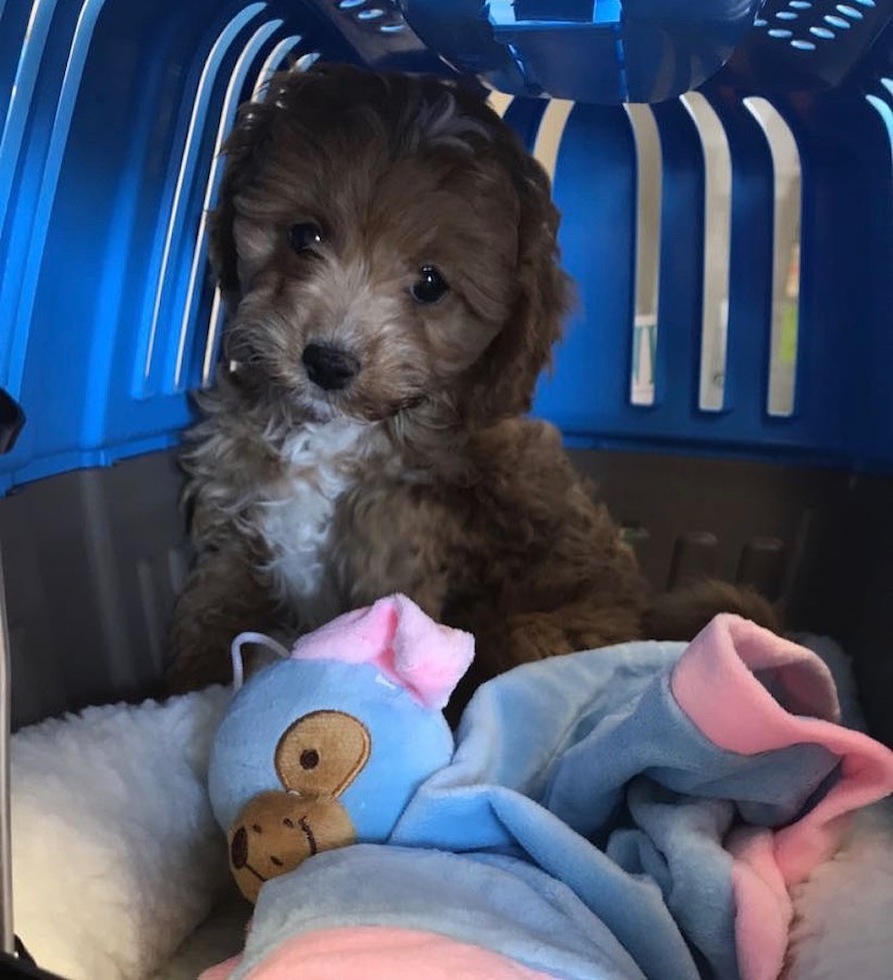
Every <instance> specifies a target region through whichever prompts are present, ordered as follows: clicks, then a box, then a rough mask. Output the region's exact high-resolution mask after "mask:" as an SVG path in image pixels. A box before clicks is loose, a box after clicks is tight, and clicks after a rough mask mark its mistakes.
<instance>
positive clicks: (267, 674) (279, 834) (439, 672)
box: [209, 595, 474, 901]
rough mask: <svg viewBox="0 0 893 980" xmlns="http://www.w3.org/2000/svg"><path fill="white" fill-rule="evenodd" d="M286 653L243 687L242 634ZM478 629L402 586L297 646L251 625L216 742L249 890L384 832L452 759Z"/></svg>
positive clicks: (236, 860)
mask: <svg viewBox="0 0 893 980" xmlns="http://www.w3.org/2000/svg"><path fill="white" fill-rule="evenodd" d="M246 642H262V643H264V644H265V645H267V646H270V647H272V648H274V649H277V652H279V654H280V656H281V658H282V659H281V660H279V661H278V662H276V663H273V664H271V665H270V666H268V667H265V668H264V669H263V670H261V671H260V672H259V673H257V674H256V675H255V676H253V677H251V678H250V679H249V680H248V681H247V682H246V683H245V685H244V686H241V653H240V650H241V646H242V644H244V643H246ZM473 656H474V640H473V638H472V637H471V636H470V635H469V634H467V633H462V632H460V631H459V630H454V629H450V628H448V627H445V626H441V625H439V624H437V623H435V622H434V621H433V620H431V619H429V617H428V616H426V615H425V614H424V613H423V612H422V611H421V609H419V608H418V606H416V605H415V604H414V603H412V602H411V601H410V600H409V599H407V598H406V597H405V596H400V595H397V596H392V597H389V598H386V599H381V600H379V601H378V602H376V603H375V605H373V606H371V607H370V608H369V609H363V610H359V611H357V612H352V613H348V614H347V615H345V616H341V617H339V618H338V619H335V620H333V621H332V622H331V623H328V624H327V625H326V626H324V627H322V628H321V629H319V630H317V631H316V632H314V633H310V634H308V635H306V636H304V637H302V638H301V639H300V640H299V641H298V642H297V643H296V644H295V646H294V648H293V649H292V651H291V653H289V652H288V651H286V650H283V649H282V648H280V647H278V644H275V643H274V641H272V640H270V639H269V638H267V637H262V636H258V635H257V634H251V633H244V634H242V635H241V636H239V637H237V638H236V640H235V641H234V643H233V661H234V665H235V680H236V684H235V686H236V688H237V693H236V695H235V697H234V698H233V700H232V702H231V704H230V706H229V709H228V711H227V713H226V715H225V717H224V719H223V722H222V724H221V726H220V729H219V730H218V733H217V736H216V739H215V742H214V745H213V747H212V751H211V765H210V773H209V789H210V794H211V805H212V807H213V809H214V814H215V816H216V818H217V820H218V822H219V823H220V825H221V826H222V827H223V828H224V830H226V831H227V834H228V841H229V857H230V866H231V868H232V871H233V874H234V876H235V879H236V882H237V883H238V885H239V888H240V889H241V891H242V893H243V894H244V895H245V897H246V898H248V899H249V900H250V901H254V900H255V899H256V898H257V895H258V892H259V891H260V887H261V885H262V884H263V883H264V881H266V880H268V879H269V878H274V877H277V876H278V875H282V874H285V873H286V872H287V871H291V870H293V869H294V868H296V867H297V866H298V865H299V864H300V863H301V862H302V861H304V860H306V859H307V858H308V857H310V856H312V855H313V854H316V853H317V852H318V851H323V850H330V849H332V848H335V847H343V846H345V845H347V844H352V843H354V842H358V841H362V842H370V843H371V842H380V841H384V840H386V839H387V837H388V836H389V834H390V832H391V830H392V829H393V827H394V825H395V824H396V822H397V820H398V818H399V817H400V815H401V813H402V812H403V810H404V808H405V806H406V804H407V803H408V802H409V800H410V798H411V797H412V795H413V794H414V793H415V791H416V789H417V788H418V786H419V785H420V784H421V783H422V782H423V781H424V780H425V779H426V778H427V777H428V776H430V775H431V774H432V773H434V772H436V771H437V770H438V769H441V768H443V767H444V766H446V765H447V764H448V763H449V762H450V759H451V758H452V755H453V749H454V744H453V736H452V733H451V731H450V729H449V726H448V725H447V723H446V721H445V719H444V717H443V715H442V713H441V709H442V708H443V707H444V705H445V704H446V703H447V700H448V698H449V696H450V694H451V692H452V690H453V688H454V687H455V686H456V684H457V683H458V681H459V680H460V678H461V677H462V675H463V674H464V673H465V671H466V670H467V669H468V666H469V664H470V663H471V660H472V657H473Z"/></svg>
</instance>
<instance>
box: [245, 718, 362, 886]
mask: <svg viewBox="0 0 893 980" xmlns="http://www.w3.org/2000/svg"><path fill="white" fill-rule="evenodd" d="M371 744H372V743H371V739H370V737H369V732H368V731H367V729H366V726H365V725H363V723H362V722H360V721H358V720H357V719H356V718H354V717H353V716H351V715H348V714H345V713H344V712H342V711H313V712H311V713H310V714H308V715H303V716H302V717H301V718H299V719H298V720H297V721H296V722H295V723H294V724H293V725H291V726H290V727H289V728H288V729H287V730H286V731H285V732H284V733H283V735H282V737H281V738H280V739H279V743H278V745H277V746H276V753H275V765H276V773H277V775H278V776H279V781H280V783H281V784H282V786H283V788H284V789H283V790H269V791H268V792H265V793H259V794H258V795H257V796H255V797H254V798H253V799H252V800H250V801H249V802H248V803H247V804H246V806H245V808H244V809H243V810H242V812H241V813H240V814H239V816H238V817H237V818H236V820H235V823H234V824H233V825H232V827H231V828H230V832H229V835H228V844H229V860H230V867H231V868H232V872H233V875H234V877H235V879H236V883H237V884H238V886H239V888H240V889H241V891H242V894H243V895H244V896H245V897H246V898H247V899H248V900H249V901H251V902H253V901H255V900H256V899H257V895H258V892H259V891H260V888H261V885H263V883H264V882H265V881H268V880H269V879H270V878H275V877H277V876H278V875H282V874H285V873H286V872H287V871H293V870H294V869H295V868H296V867H298V865H299V864H301V863H302V862H303V861H306V860H307V858H309V857H312V856H313V855H314V854H316V853H318V852H319V851H328V850H331V849H332V848H335V847H345V846H346V845H348V844H352V843H353V842H354V841H355V840H356V832H355V830H354V826H353V824H352V823H351V820H350V817H349V816H348V815H347V811H346V810H345V809H344V807H343V806H342V805H341V803H340V802H339V801H338V800H337V799H336V797H338V796H340V794H341V793H342V792H343V791H344V790H345V789H346V788H347V787H348V786H349V785H350V784H351V783H352V782H353V780H354V779H355V778H356V776H357V774H358V773H359V772H360V771H361V770H362V768H363V767H364V766H365V765H366V762H367V760H368V758H369V752H370V750H371Z"/></svg>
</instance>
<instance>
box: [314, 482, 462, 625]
mask: <svg viewBox="0 0 893 980" xmlns="http://www.w3.org/2000/svg"><path fill="white" fill-rule="evenodd" d="M454 523H455V518H454V517H453V515H450V514H447V513H446V512H445V510H444V508H443V507H442V505H440V504H439V502H438V501H436V500H434V499H432V498H431V497H429V496H428V495H427V494H425V493H424V492H423V491H421V490H420V488H419V487H406V486H401V485H399V484H396V485H394V484H387V485H385V486H382V487H378V486H375V487H373V488H367V489H365V491H364V492H363V493H361V494H355V495H352V496H351V498H350V499H348V500H346V501H345V502H344V504H343V506H341V507H339V509H338V512H337V515H336V520H335V524H334V529H333V536H332V542H333V547H334V551H335V553H336V555H337V558H336V566H337V569H338V577H339V581H340V583H341V586H342V589H343V593H344V595H345V599H346V603H345V605H346V607H347V608H353V607H356V606H363V605H368V604H369V603H371V602H374V601H375V600H376V599H379V598H381V597H382V596H385V595H389V594H391V593H394V592H402V593H403V594H404V595H406V596H408V597H409V598H410V599H412V600H413V602H415V603H416V604H417V605H418V606H420V607H421V608H422V609H423V610H424V611H425V612H426V613H427V614H428V615H429V616H431V618H432V619H436V620H440V619H442V618H443V612H444V604H445V602H446V599H447V595H448V591H449V588H450V585H451V574H450V570H451V567H452V566H453V565H454V564H455V560H456V559H455V554H456V548H455V542H454V541H453V538H454V536H455V535H454Z"/></svg>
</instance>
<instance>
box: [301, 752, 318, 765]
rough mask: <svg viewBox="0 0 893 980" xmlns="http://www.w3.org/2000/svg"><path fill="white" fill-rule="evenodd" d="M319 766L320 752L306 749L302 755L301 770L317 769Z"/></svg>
mask: <svg viewBox="0 0 893 980" xmlns="http://www.w3.org/2000/svg"><path fill="white" fill-rule="evenodd" d="M318 765H319V752H317V751H316V749H304V751H303V752H302V753H301V768H302V769H315V768H316V767H317V766H318Z"/></svg>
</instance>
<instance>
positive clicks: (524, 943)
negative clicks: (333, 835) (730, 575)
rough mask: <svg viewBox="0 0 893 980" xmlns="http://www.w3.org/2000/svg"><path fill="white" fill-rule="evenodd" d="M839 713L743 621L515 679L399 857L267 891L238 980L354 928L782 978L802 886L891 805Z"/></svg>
mask: <svg viewBox="0 0 893 980" xmlns="http://www.w3.org/2000/svg"><path fill="white" fill-rule="evenodd" d="M837 716H838V707H837V699H836V696H835V691H834V685H833V682H832V680H831V675H830V673H829V671H828V669H827V668H826V667H825V665H824V664H823V663H822V661H821V660H820V659H819V658H818V657H817V656H815V655H814V654H813V653H811V652H810V651H808V650H806V649H804V648H803V647H799V646H797V645H796V644H793V643H791V642H789V641H786V640H783V639H780V638H779V637H776V636H774V635H773V634H771V633H768V632H766V631H765V630H762V629H760V628H759V627H757V626H755V625H753V624H752V623H748V622H746V621H744V620H741V619H738V618H736V617H733V616H721V617H718V618H717V619H716V620H715V621H714V622H713V623H712V624H711V625H710V626H709V627H708V628H707V630H705V631H704V632H703V633H702V634H701V635H700V636H699V637H698V638H697V639H696V640H695V641H694V642H693V643H692V644H691V645H690V646H689V647H687V648H686V647H684V646H683V645H681V644H660V643H633V644H625V645H622V646H619V647H614V648H610V649H603V650H597V651H590V652H586V653H581V654H574V655H571V656H568V657H559V658H554V659H552V660H548V661H543V662H539V663H535V664H528V665H524V666H522V667H519V668H517V669H516V670H514V671H512V672H510V673H509V674H506V675H503V676H501V677H499V678H496V679H495V680H494V681H491V682H490V683H489V684H487V685H485V686H484V687H482V688H481V689H480V690H479V691H478V693H477V695H476V696H475V698H474V699H473V701H472V702H471V704H470V705H469V707H468V709H467V711H466V714H465V716H464V718H463V720H462V724H461V726H460V730H459V735H458V744H457V750H456V753H455V755H454V758H453V761H452V763H451V764H450V765H449V766H447V767H446V768H445V769H442V770H441V771H440V772H438V773H436V774H435V775H434V776H433V777H432V778H431V779H429V780H428V781H427V782H426V783H425V784H424V785H423V786H422V787H421V788H420V789H419V790H418V791H417V792H416V794H415V795H414V797H413V798H412V799H411V801H410V803H409V805H408V807H407V808H406V810H405V812H404V814H403V816H402V818H401V819H400V821H399V822H398V824H397V826H396V829H395V830H394V832H393V834H392V836H391V838H390V841H389V843H388V844H387V845H376V846H371V845H370V846H358V847H352V848H347V849H344V850H341V851H335V852H331V853H327V854H320V855H318V856H316V857H314V858H312V859H311V860H309V861H308V862H306V864H305V865H303V866H302V867H301V868H300V869H299V870H298V871H296V872H293V873H291V874H289V875H287V876H285V877H283V878H279V879H276V880H274V881H271V882H269V883H268V884H267V885H265V886H264V888H263V889H262V890H261V893H260V898H259V900H258V904H257V908H256V914H255V920H254V924H253V927H252V932H251V934H250V936H249V938H248V943H247V945H246V950H245V956H244V959H243V960H242V961H241V962H239V963H237V964H232V970H231V971H230V972H231V974H232V977H233V980H238V978H240V977H243V976H249V975H251V976H252V977H253V976H255V975H256V976H265V974H262V973H258V974H254V973H252V972H251V971H252V970H253V969H257V968H259V967H260V966H261V965H262V964H264V962H266V961H267V960H268V959H269V956H270V955H271V953H275V952H276V951H277V950H279V951H281V950H284V949H285V948H286V945H287V944H289V943H291V942H292V941H293V940H295V939H296V937H299V936H309V935H311V934H312V933H314V932H316V931H319V930H323V929H325V930H332V929H334V930H342V929H351V928H362V929H370V928H373V929H376V928H377V929H398V930H409V931H412V932H415V933H417V934H418V936H419V937H422V936H425V935H430V934H431V933H435V934H438V935H440V936H445V937H449V938H451V939H453V940H455V941H457V942H459V943H460V944H471V945H474V946H479V947H481V948H482V949H484V950H487V951H490V952H492V953H495V954H498V955H499V956H502V957H506V958H508V959H509V960H511V961H514V962H515V963H516V964H520V965H521V966H523V967H524V968H526V969H529V970H533V971H537V972H540V973H546V974H549V975H551V976H560V977H573V978H577V977H579V978H583V977H585V978H596V977H597V978H612V980H613V978H641V977H649V978H660V980H695V978H700V977H717V978H722V980H736V978H739V977H740V978H742V980H770V978H774V977H776V976H777V975H778V973H779V971H780V969H781V965H782V958H783V955H784V949H785V942H786V936H787V930H788V925H789V922H790V917H791V906H790V901H789V899H788V895H787V886H789V885H791V884H792V883H794V882H796V881H797V880H799V879H800V878H801V877H802V876H803V875H804V874H806V873H807V872H808V871H809V869H810V868H811V867H812V865H813V864H814V863H815V862H817V861H819V860H822V859H823V858H824V857H826V856H827V855H828V854H829V853H830V851H831V850H832V849H833V848H834V846H835V844H836V842H837V839H838V837H839V834H840V833H841V831H842V829H843V824H842V820H843V818H844V817H845V815H846V814H847V813H848V812H850V811H852V810H853V809H854V808H856V807H859V806H862V805H864V804H867V803H869V802H872V801H873V800H876V799H879V798H881V797H883V796H885V795H886V794H888V793H890V792H891V791H893V753H891V752H890V751H889V750H887V749H886V748H884V747H883V746H881V745H879V744H878V743H876V742H874V741H873V740H872V739H870V738H868V737H867V736H865V735H864V734H862V733H859V732H854V731H849V730H847V729H844V728H841V727H840V726H839V725H837V724H836V720H837ZM339 935H340V936H341V938H342V939H343V934H340V933H339ZM290 948H292V949H293V951H294V949H297V948H298V947H290ZM417 948H418V949H419V950H421V949H423V948H425V946H424V943H421V940H420V942H419V945H418V947H417ZM280 955H284V954H283V953H281V952H280ZM424 964H425V956H424V955H422V956H421V958H420V959H419V960H418V961H417V964H416V965H417V967H418V972H417V973H416V974H415V975H417V976H419V977H424V976H426V975H432V976H433V975H434V974H427V973H425V971H424ZM302 975H305V974H304V973H303V969H302ZM306 975H308V976H310V975H311V974H306ZM322 975H323V974H320V976H322ZM369 975H370V976H372V975H390V974H388V973H387V970H385V973H381V972H376V971H375V970H372V969H371V968H370V972H369ZM493 975H494V976H498V975H500V974H493ZM270 976H273V974H270Z"/></svg>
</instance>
